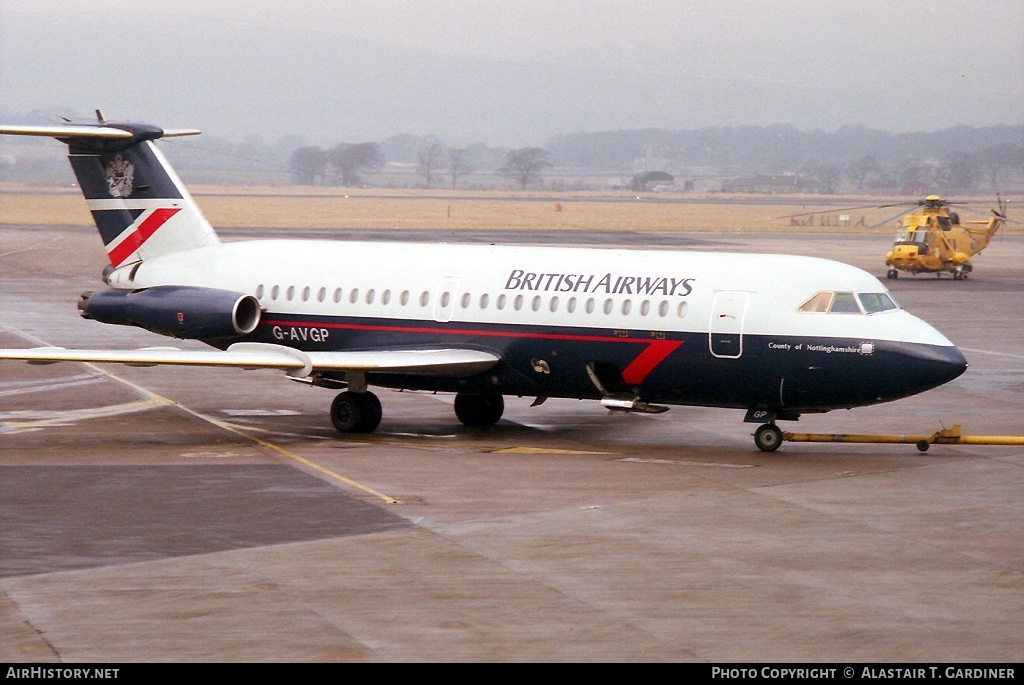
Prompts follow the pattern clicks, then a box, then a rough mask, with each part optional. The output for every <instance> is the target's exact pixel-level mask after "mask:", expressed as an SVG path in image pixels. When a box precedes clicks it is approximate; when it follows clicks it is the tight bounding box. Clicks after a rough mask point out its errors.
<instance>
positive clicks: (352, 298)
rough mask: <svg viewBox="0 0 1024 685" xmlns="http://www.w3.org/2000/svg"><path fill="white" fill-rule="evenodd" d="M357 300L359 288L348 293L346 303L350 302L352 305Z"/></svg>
mask: <svg viewBox="0 0 1024 685" xmlns="http://www.w3.org/2000/svg"><path fill="white" fill-rule="evenodd" d="M358 299H359V288H352V292H351V293H349V296H348V301H349V302H351V303H352V304H355V303H356V300H358Z"/></svg>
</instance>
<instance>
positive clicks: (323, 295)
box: [316, 288, 327, 302]
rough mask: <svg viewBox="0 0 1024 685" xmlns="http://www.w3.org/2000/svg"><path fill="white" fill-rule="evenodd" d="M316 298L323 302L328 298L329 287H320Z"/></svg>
mask: <svg viewBox="0 0 1024 685" xmlns="http://www.w3.org/2000/svg"><path fill="white" fill-rule="evenodd" d="M316 299H317V302H323V301H324V300H326V299H327V288H320V290H319V292H317V294H316Z"/></svg>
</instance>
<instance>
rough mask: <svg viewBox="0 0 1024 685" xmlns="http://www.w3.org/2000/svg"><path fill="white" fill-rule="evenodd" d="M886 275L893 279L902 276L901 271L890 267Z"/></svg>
mask: <svg viewBox="0 0 1024 685" xmlns="http://www.w3.org/2000/svg"><path fill="white" fill-rule="evenodd" d="M885 277H886V278H888V279H889V280H890V281H892V280H895V279H897V278H899V277H900V272H899V271H897V270H896V269H889V271H887V272H886V274H885Z"/></svg>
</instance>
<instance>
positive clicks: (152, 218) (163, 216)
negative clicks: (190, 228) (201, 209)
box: [108, 207, 181, 266]
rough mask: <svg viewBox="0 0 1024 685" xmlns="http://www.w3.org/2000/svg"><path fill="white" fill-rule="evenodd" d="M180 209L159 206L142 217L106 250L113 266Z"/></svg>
mask: <svg viewBox="0 0 1024 685" xmlns="http://www.w3.org/2000/svg"><path fill="white" fill-rule="evenodd" d="M180 211H181V207H159V208H157V209H155V210H153V213H152V214H150V215H149V216H147V217H146V218H145V219H143V221H142V223H141V224H139V227H138V228H136V229H135V230H134V231H132V232H131V233H130V234H129V235H128V236H126V237H125V239H124V240H122V241H121V242H120V243H118V244H117V245H116V246H115V247H113V248H112V249H111V250H110V251H109V252H108V255H109V256H110V263H111V264H113V265H114V266H121V264H122V263H123V262H124V260H126V259H128V257H130V256H131V255H132V253H133V252H135V251H136V250H137V249H139V248H140V247H142V244H143V243H145V242H146V241H147V240H149V238H150V236H152V235H153V234H154V233H156V232H157V230H158V229H159V228H160V227H161V226H163V225H164V224H165V223H167V220H168V219H170V218H171V217H172V216H174V215H175V214H177V213H178V212H180Z"/></svg>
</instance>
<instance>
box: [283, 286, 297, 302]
mask: <svg viewBox="0 0 1024 685" xmlns="http://www.w3.org/2000/svg"><path fill="white" fill-rule="evenodd" d="M293 297H295V286H294V285H290V286H288V291H287V293H286V294H285V298H286V299H287V300H288V301H289V302H291V301H292V298H293Z"/></svg>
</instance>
